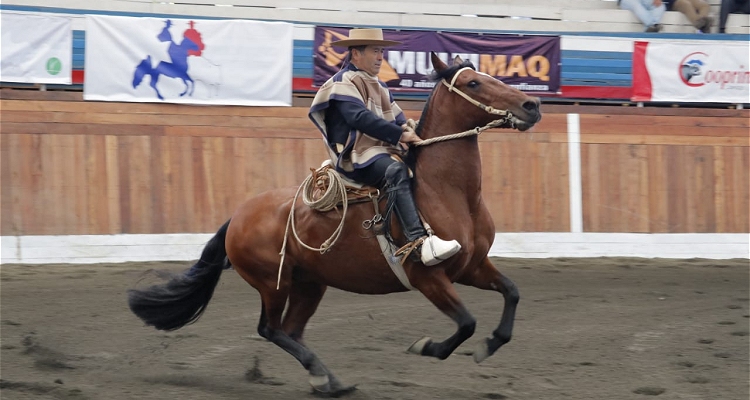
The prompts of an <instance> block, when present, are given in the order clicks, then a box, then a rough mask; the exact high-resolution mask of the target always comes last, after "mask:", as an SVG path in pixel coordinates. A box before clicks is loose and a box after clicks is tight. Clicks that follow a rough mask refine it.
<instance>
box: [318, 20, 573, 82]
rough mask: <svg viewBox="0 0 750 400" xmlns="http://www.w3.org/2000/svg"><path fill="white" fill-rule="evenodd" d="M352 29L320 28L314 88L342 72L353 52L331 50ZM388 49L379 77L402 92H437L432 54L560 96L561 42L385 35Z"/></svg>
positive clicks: (404, 32) (428, 33) (458, 35)
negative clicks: (389, 42) (392, 43)
mask: <svg viewBox="0 0 750 400" xmlns="http://www.w3.org/2000/svg"><path fill="white" fill-rule="evenodd" d="M348 34H349V29H348V28H335V27H326V26H316V27H315V40H314V46H313V55H314V60H313V86H320V85H322V84H323V83H325V81H326V80H328V78H330V77H331V76H332V75H333V74H335V73H336V72H337V71H338V70H339V69H340V68H341V64H342V61H343V59H344V57H345V56H346V53H347V49H345V48H340V47H333V46H331V42H333V41H336V40H340V39H343V38H346V37H347V35H348ZM383 37H384V39H386V40H396V41H399V42H401V43H402V44H400V45H397V46H393V47H388V48H386V51H385V57H384V58H385V60H384V62H383V64H382V66H381V69H380V74H378V77H379V78H380V80H381V81H383V82H385V83H386V84H387V85H388V87H389V88H391V89H396V90H413V91H418V90H431V89H432V88H433V86H434V85H435V83H434V82H431V81H430V79H429V74H430V73H431V72H432V69H433V68H432V62H431V61H430V52H435V53H437V54H438V56H439V57H440V59H441V60H443V61H444V62H450V61H451V60H453V59H454V58H455V57H456V56H460V57H461V58H462V59H463V60H469V61H471V62H472V63H473V64H474V66H475V67H476V69H477V70H478V71H480V72H484V73H487V74H489V75H492V76H494V77H496V78H498V79H500V80H501V81H503V82H505V83H506V84H508V85H510V86H513V87H515V88H517V89H520V90H523V91H524V92H534V93H540V94H542V93H547V94H549V93H559V92H560V37H559V36H545V35H523V36H522V35H496V34H479V33H460V32H433V31H407V30H399V31H396V30H389V29H384V30H383Z"/></svg>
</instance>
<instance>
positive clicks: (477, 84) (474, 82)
mask: <svg viewBox="0 0 750 400" xmlns="http://www.w3.org/2000/svg"><path fill="white" fill-rule="evenodd" d="M466 86H467V87H470V88H472V89H473V88H475V87H477V86H479V82H477V81H470V82H469V83H467V84H466Z"/></svg>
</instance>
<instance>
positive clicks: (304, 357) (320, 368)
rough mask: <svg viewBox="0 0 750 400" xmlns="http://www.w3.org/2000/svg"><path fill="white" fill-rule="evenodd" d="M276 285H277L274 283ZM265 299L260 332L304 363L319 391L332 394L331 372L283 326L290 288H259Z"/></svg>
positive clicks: (312, 383)
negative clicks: (282, 317)
mask: <svg viewBox="0 0 750 400" xmlns="http://www.w3.org/2000/svg"><path fill="white" fill-rule="evenodd" d="M274 286H275V285H274ZM258 291H259V292H260V295H261V298H262V299H263V310H262V312H261V318H260V323H259V325H258V334H260V335H261V336H263V337H264V338H266V339H268V340H269V341H271V342H272V343H274V344H275V345H277V346H279V347H281V348H282V349H284V351H286V352H287V353H289V354H291V355H292V356H293V357H294V358H296V359H297V361H299V363H300V364H302V366H303V367H305V369H306V370H307V371H308V372H309V373H310V384H311V385H312V387H313V388H314V389H315V390H317V391H318V392H321V393H325V394H332V388H331V386H332V385H331V380H330V378H329V376H330V375H331V373H330V372H329V371H328V368H326V366H325V365H323V363H322V362H321V361H320V359H318V356H317V355H315V353H313V352H312V351H310V349H308V348H307V347H305V346H303V345H302V344H300V343H299V342H297V341H295V340H294V339H292V338H291V337H289V335H287V334H286V333H285V332H284V330H283V329H282V327H281V316H282V314H283V312H284V306H285V305H286V300H287V296H288V293H289V292H288V290H285V288H283V287H282V288H281V290H276V288H275V287H269V288H266V289H265V290H260V289H259V290H258Z"/></svg>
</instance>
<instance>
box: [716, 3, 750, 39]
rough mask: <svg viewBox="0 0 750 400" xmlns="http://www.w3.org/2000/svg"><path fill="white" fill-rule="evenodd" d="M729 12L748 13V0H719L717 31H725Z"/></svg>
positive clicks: (749, 4)
mask: <svg viewBox="0 0 750 400" xmlns="http://www.w3.org/2000/svg"><path fill="white" fill-rule="evenodd" d="M729 14H750V0H721V9H720V11H719V33H727V32H726V27H727V19H729Z"/></svg>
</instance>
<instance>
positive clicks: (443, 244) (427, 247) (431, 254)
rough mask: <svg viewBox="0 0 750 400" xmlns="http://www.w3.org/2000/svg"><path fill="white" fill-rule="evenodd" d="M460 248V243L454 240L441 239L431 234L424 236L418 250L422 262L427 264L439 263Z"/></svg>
mask: <svg viewBox="0 0 750 400" xmlns="http://www.w3.org/2000/svg"><path fill="white" fill-rule="evenodd" d="M459 250H461V244H459V243H458V242H457V241H455V240H443V239H440V238H439V237H437V236H435V235H432V236H428V237H426V238H425V240H424V243H422V249H421V250H420V256H421V257H420V258H421V259H422V263H423V264H424V265H427V266H432V265H436V264H439V263H441V262H443V261H445V260H447V259H448V258H450V257H451V256H453V255H454V254H456V253H458V251H459Z"/></svg>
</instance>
